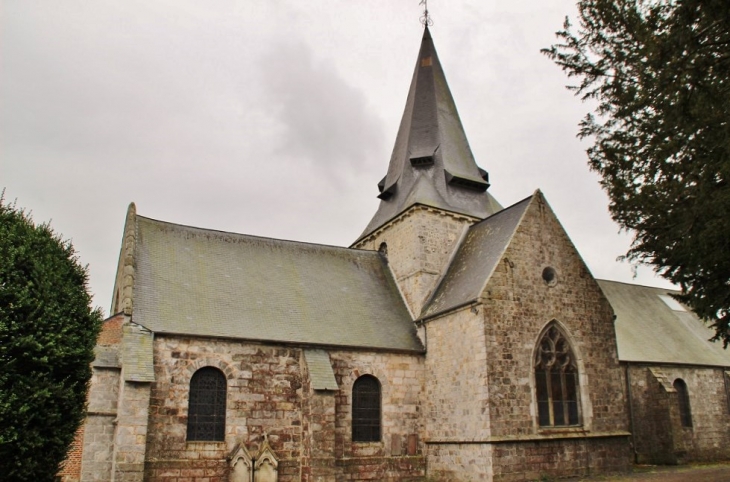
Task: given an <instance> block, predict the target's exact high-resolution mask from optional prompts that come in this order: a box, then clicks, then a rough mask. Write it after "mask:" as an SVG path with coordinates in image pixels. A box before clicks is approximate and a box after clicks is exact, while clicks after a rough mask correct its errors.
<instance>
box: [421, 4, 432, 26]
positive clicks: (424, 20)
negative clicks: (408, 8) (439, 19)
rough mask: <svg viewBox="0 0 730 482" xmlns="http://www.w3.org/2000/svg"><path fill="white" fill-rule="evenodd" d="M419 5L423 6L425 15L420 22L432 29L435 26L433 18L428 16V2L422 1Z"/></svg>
mask: <svg viewBox="0 0 730 482" xmlns="http://www.w3.org/2000/svg"><path fill="white" fill-rule="evenodd" d="M419 5H423V15H421V18H420V19H419V20H420V21H421V24H422V25H423V26H424V27H430V26H431V25H433V20H431V16H430V15H429V14H428V0H421V3H419Z"/></svg>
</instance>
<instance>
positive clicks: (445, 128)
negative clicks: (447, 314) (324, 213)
mask: <svg viewBox="0 0 730 482" xmlns="http://www.w3.org/2000/svg"><path fill="white" fill-rule="evenodd" d="M488 188H489V176H488V174H487V172H486V171H485V170H484V169H481V168H480V167H479V166H477V164H476V162H475V160H474V155H473V154H472V152H471V148H470V147H469V142H468V141H467V138H466V134H465V132H464V127H463V126H462V124H461V119H460V118H459V113H458V111H457V109H456V104H455V103H454V98H453V97H452V95H451V91H450V90H449V86H448V84H447V83H446V77H445V75H444V71H443V69H442V68H441V62H440V61H439V58H438V55H437V53H436V48H435V47H434V43H433V39H432V38H431V32H430V31H429V28H428V26H426V27H425V29H424V32H423V38H422V40H421V49H420V51H419V53H418V59H417V60H416V67H415V70H414V72H413V78H412V80H411V86H410V89H409V91H408V97H407V100H406V106H405V109H404V112H403V117H402V119H401V123H400V127H399V129H398V135H397V137H396V140H395V146H394V147H393V153H392V155H391V158H390V164H389V166H388V172H387V174H386V175H385V177H384V178H383V179H382V180H381V181H380V182H379V183H378V189H379V191H380V194H379V195H378V197H379V198H380V206H379V207H378V210H377V212H376V213H375V216H373V218H372V220H371V221H370V223H369V224H368V225H367V227H366V228H365V231H363V233H362V234H361V235H360V237H359V238H358V239H357V241H355V243H354V244H353V245H352V247H354V248H362V249H373V250H380V251H381V252H383V253H384V255H386V256H387V258H388V262H389V264H390V266H391V269H392V270H393V273H394V275H395V277H396V280H397V282H398V285H399V287H400V289H401V291H402V293H403V295H404V297H405V299H406V302H407V304H408V306H409V309H410V310H411V313H412V315H413V316H414V317H418V315H419V314H420V312H421V309H422V308H423V306H424V304H425V302H426V301H427V300H428V298H429V297H430V295H431V294H432V292H433V290H434V288H435V287H436V284H437V283H438V281H439V280H440V279H441V277H442V275H443V271H444V270H445V269H446V266H448V262H449V260H450V258H451V256H452V253H453V252H454V250H455V248H456V247H457V246H458V244H459V240H460V239H461V237H462V235H463V233H464V232H465V229H466V228H467V227H468V226H470V225H471V224H473V223H474V222H476V221H479V220H481V219H484V218H485V217H487V216H490V215H492V214H494V213H495V212H497V211H499V210H501V209H502V207H501V206H500V205H499V203H498V202H497V201H496V200H495V199H494V198H493V197H492V196H491V195H490V194H489V193H488V192H487V189H488Z"/></svg>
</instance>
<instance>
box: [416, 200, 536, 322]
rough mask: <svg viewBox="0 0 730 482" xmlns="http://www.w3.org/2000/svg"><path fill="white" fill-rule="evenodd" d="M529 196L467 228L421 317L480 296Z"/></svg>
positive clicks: (521, 214) (525, 206)
mask: <svg viewBox="0 0 730 482" xmlns="http://www.w3.org/2000/svg"><path fill="white" fill-rule="evenodd" d="M532 199H533V196H530V197H528V198H526V199H524V200H522V201H520V202H518V203H516V204H513V205H512V206H510V207H508V208H505V209H503V210H502V211H500V212H498V213H497V214H493V215H492V216H490V217H488V218H487V219H485V220H483V221H481V222H479V223H476V224H474V225H472V226H470V227H469V230H468V231H467V234H466V237H465V238H464V240H463V241H462V243H461V245H460V246H459V249H458V251H457V252H456V256H455V257H454V259H453V261H452V263H451V265H450V266H449V269H448V271H447V272H446V275H445V276H444V278H443V280H442V281H441V283H440V284H439V286H438V288H437V289H436V291H435V292H434V295H433V297H432V298H431V300H430V301H429V302H428V303H427V305H426V307H425V308H424V310H423V312H422V314H421V318H426V317H429V316H433V315H436V314H438V313H441V312H444V311H448V310H450V309H453V308H456V307H458V306H460V305H463V304H465V303H469V302H472V301H474V300H476V299H477V298H479V296H480V295H481V293H482V291H483V290H484V287H485V286H486V284H487V281H488V280H489V278H491V276H492V273H493V272H494V268H495V267H496V266H497V264H498V263H499V261H500V259H502V255H503V254H504V252H505V250H506V249H507V246H508V245H509V243H510V241H511V240H512V237H513V236H514V234H515V231H516V230H517V227H518V226H519V225H520V222H521V221H522V218H523V216H524V214H525V211H527V207H528V206H529V204H530V201H532Z"/></svg>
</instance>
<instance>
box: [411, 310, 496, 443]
mask: <svg viewBox="0 0 730 482" xmlns="http://www.w3.org/2000/svg"><path fill="white" fill-rule="evenodd" d="M423 333H424V334H423V337H424V339H425V340H426V343H427V344H428V348H427V349H428V353H427V355H426V371H427V375H426V379H427V380H428V381H429V382H428V383H427V384H426V387H425V395H426V396H425V400H426V402H425V406H426V411H425V413H424V417H425V423H426V427H425V429H426V430H425V436H426V438H427V439H428V440H429V442H433V441H442V442H443V441H447V442H456V441H472V440H485V439H486V438H488V437H489V435H490V433H491V432H490V424H489V395H490V393H489V390H490V387H489V385H488V376H487V362H486V361H487V349H486V347H487V345H486V341H485V338H484V318H483V315H482V314H481V313H475V312H474V311H473V310H472V309H471V307H467V308H464V309H462V310H459V311H457V312H454V313H451V314H449V315H447V316H444V317H441V318H437V319H435V320H432V321H430V322H428V323H426V324H425V325H424V329H423Z"/></svg>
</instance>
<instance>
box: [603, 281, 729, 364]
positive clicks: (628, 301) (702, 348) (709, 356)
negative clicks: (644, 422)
mask: <svg viewBox="0 0 730 482" xmlns="http://www.w3.org/2000/svg"><path fill="white" fill-rule="evenodd" d="M597 281H598V284H599V285H600V286H601V289H602V290H603V292H604V294H605V295H606V297H607V298H608V301H609V302H610V303H611V306H612V307H613V310H614V313H615V314H616V323H615V325H616V339H617V342H618V356H619V359H620V360H621V361H627V362H647V363H648V362H652V363H681V364H688V365H708V366H730V352H728V351H727V350H724V349H723V348H722V343H713V342H710V341H708V340H709V339H710V338H712V336H713V335H714V331H713V330H712V329H711V328H710V327H708V326H707V325H705V324H704V323H703V322H702V321H701V320H700V319H699V318H697V316H695V315H694V314H693V313H692V312H691V311H677V310H673V309H672V308H670V307H669V306H668V305H667V304H666V303H665V302H664V301H662V299H661V298H660V295H667V294H670V293H676V291H672V290H668V289H662V288H653V287H649V286H639V285H632V284H627V283H619V282H616V281H607V280H597Z"/></svg>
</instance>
